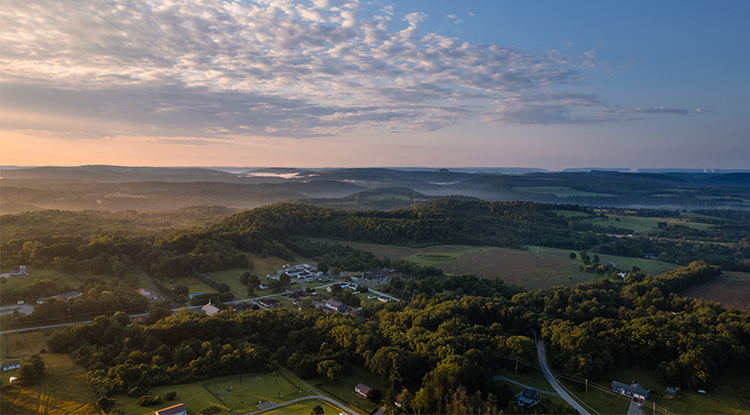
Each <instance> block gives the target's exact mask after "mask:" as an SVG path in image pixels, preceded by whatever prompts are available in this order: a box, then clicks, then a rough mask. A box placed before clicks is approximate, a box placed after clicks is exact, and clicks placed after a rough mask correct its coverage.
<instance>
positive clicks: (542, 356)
mask: <svg viewBox="0 0 750 415" xmlns="http://www.w3.org/2000/svg"><path fill="white" fill-rule="evenodd" d="M534 339H537V337H536V332H534ZM536 351H537V355H538V358H539V366H541V367H542V373H544V377H545V378H547V382H549V384H550V385H552V388H554V389H555V391H556V392H557V393H559V394H560V397H561V398H563V399H564V400H565V402H567V403H568V404H570V406H572V407H573V408H575V410H576V411H578V413H580V414H581V415H591V414H590V413H589V411H587V410H585V409H583V407H582V406H581V405H580V404H579V403H578V402H577V401H576V400H575V399H573V397H572V396H570V394H568V392H567V391H565V389H564V388H563V387H562V385H560V382H558V381H557V379H555V377H554V376H552V373H551V372H550V371H549V367H548V366H547V353H546V352H545V350H544V341H543V340H542V339H537V340H536Z"/></svg>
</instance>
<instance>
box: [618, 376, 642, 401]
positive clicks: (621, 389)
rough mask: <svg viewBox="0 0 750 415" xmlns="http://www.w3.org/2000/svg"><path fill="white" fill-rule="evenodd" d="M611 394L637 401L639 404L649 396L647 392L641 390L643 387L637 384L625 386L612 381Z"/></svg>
mask: <svg viewBox="0 0 750 415" xmlns="http://www.w3.org/2000/svg"><path fill="white" fill-rule="evenodd" d="M612 392H615V393H619V394H620V395H625V396H629V397H631V398H635V399H638V400H639V401H641V402H643V401H644V400H646V399H648V394H649V391H647V390H645V389H643V387H642V386H641V385H639V384H637V383H633V384H632V385H627V384H625V383H621V382H616V381H612Z"/></svg>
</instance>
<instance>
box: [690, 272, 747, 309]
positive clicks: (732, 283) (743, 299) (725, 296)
mask: <svg viewBox="0 0 750 415" xmlns="http://www.w3.org/2000/svg"><path fill="white" fill-rule="evenodd" d="M680 294H681V295H683V296H685V297H693V298H700V299H701V300H708V301H716V302H717V303H720V304H721V305H723V306H724V307H737V308H739V309H740V310H743V311H747V306H748V302H750V273H745V272H724V273H722V275H721V276H719V277H717V278H714V280H713V281H711V282H709V283H706V284H700V285H696V286H694V287H692V288H690V289H687V290H685V291H683V292H681V293H680Z"/></svg>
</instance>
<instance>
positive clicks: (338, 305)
mask: <svg viewBox="0 0 750 415" xmlns="http://www.w3.org/2000/svg"><path fill="white" fill-rule="evenodd" d="M325 306H326V308H328V309H330V310H336V311H338V312H340V313H346V311H347V310H348V308H347V307H346V304H344V303H342V302H341V301H336V300H334V299H330V300H326V302H325Z"/></svg>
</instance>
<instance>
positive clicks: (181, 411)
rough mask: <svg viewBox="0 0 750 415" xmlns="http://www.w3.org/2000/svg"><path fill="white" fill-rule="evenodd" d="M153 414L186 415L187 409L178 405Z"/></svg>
mask: <svg viewBox="0 0 750 415" xmlns="http://www.w3.org/2000/svg"><path fill="white" fill-rule="evenodd" d="M154 413H155V414H156V415H187V408H185V404H183V403H180V404H177V405H175V406H170V407H169V408H164V409H159V410H158V411H156V412H154Z"/></svg>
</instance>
